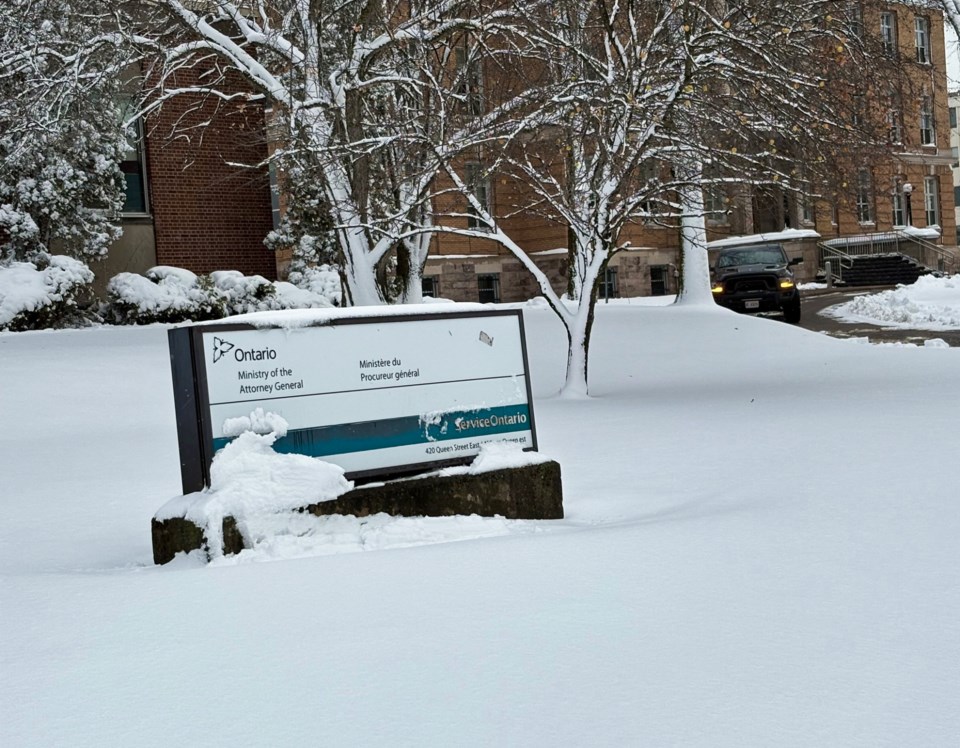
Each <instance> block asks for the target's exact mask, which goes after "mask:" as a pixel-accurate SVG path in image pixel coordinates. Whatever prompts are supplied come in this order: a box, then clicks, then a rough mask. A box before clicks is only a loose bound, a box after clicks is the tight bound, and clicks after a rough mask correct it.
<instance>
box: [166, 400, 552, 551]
mask: <svg viewBox="0 0 960 748" xmlns="http://www.w3.org/2000/svg"><path fill="white" fill-rule="evenodd" d="M228 422H229V428H228V427H227V426H226V425H225V426H224V431H225V433H231V434H235V435H237V436H236V438H235V439H234V440H233V441H231V442H229V443H228V444H227V445H226V446H225V447H224V448H223V449H221V450H220V451H219V452H217V454H216V455H215V456H214V458H213V462H212V464H211V466H210V487H209V488H205V489H204V490H202V491H197V492H195V493H190V494H187V495H185V496H177V497H175V498H173V499H171V500H170V501H168V502H167V503H166V504H164V505H163V506H162V507H161V508H160V509H159V511H157V513H156V514H155V515H154V519H156V520H158V521H164V520H168V519H174V518H180V517H183V518H186V519H188V520H190V521H191V522H193V523H194V524H195V525H197V526H199V527H202V528H203V530H204V535H205V536H206V538H207V541H208V543H209V546H210V548H209V553H210V557H211V558H212V559H215V560H216V559H219V558H221V557H222V556H223V519H224V517H233V518H234V519H235V520H236V521H237V526H238V527H239V529H240V532H241V533H242V534H243V537H244V538H245V539H246V540H247V542H248V543H249V544H251V545H252V548H251V549H250V550H248V551H245V552H244V558H243V561H244V562H247V561H250V560H261V561H262V560H271V559H275V558H298V557H303V556H310V555H317V554H320V555H327V554H329V553H338V552H339V553H343V552H347V551H351V550H374V549H382V548H386V547H398V546H410V545H421V544H423V543H434V542H447V541H450V540H465V539H474V538H478V537H486V536H490V535H500V534H503V533H504V532H506V531H507V529H506V528H508V527H510V526H511V525H516V522H513V523H510V522H507V520H505V519H503V518H502V517H497V518H482V519H481V518H478V517H475V516H474V517H468V518H463V517H461V518H449V517H447V518H443V520H444V521H443V522H441V523H440V524H439V525H438V526H435V525H430V524H428V523H425V522H423V521H422V519H423V518H420V519H419V520H417V521H414V519H413V518H404V517H389V516H388V515H385V514H384V515H378V516H377V517H376V519H373V520H370V519H367V518H363V519H357V518H345V517H339V516H338V517H336V518H335V519H330V518H329V517H315V516H313V515H310V514H303V513H301V512H299V511H296V510H300V509H302V508H303V507H306V506H309V505H311V504H319V503H322V502H324V501H332V500H334V499H336V498H338V497H340V496H342V495H343V494H344V493H346V492H347V491H349V490H350V489H352V488H353V485H354V484H353V482H352V481H348V480H347V479H346V478H345V477H344V471H343V469H342V468H340V467H339V466H337V465H333V464H331V463H329V462H325V461H323V460H321V459H319V458H316V457H308V456H306V455H299V454H281V453H278V452H276V451H275V450H274V449H273V445H274V443H275V442H276V440H277V439H279V438H280V437H282V436H284V435H285V434H286V433H287V423H286V421H284V419H283V418H282V417H280V416H279V415H277V414H276V413H265V412H264V411H263V410H262V409H261V408H257V409H256V411H254V412H253V413H251V414H250V416H249V417H240V418H231V419H228ZM544 462H549V458H547V457H545V456H543V455H541V454H538V453H536V452H530V451H524V450H523V449H522V448H521V447H520V446H519V445H517V444H508V443H505V442H491V443H489V444H484V445H482V446H481V447H480V453H479V454H478V455H477V456H476V458H475V459H474V461H473V462H472V463H471V464H470V465H465V466H460V467H451V468H445V469H441V470H439V471H437V472H436V473H430V475H441V476H453V475H463V474H469V475H477V474H479V473H487V472H492V471H495V470H505V469H508V468H519V467H525V466H527V465H537V464H540V463H544ZM411 480H416V479H415V478H413V479H411ZM488 520H491V521H488ZM326 533H329V534H330V535H329V536H325V534H326ZM372 536H376V539H374V538H373V537H372ZM196 558H197V560H198V561H199V560H202V559H200V557H199V556H197V557H196Z"/></svg>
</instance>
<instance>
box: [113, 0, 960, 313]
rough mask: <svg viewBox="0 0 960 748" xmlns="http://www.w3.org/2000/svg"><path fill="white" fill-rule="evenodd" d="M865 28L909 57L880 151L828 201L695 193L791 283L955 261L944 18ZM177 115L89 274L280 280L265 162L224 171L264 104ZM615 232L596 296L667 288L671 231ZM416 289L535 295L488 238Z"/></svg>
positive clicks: (145, 144) (560, 256)
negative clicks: (194, 132)
mask: <svg viewBox="0 0 960 748" xmlns="http://www.w3.org/2000/svg"><path fill="white" fill-rule="evenodd" d="M863 30H864V33H867V34H875V35H876V37H877V39H879V40H881V42H882V46H883V49H884V53H885V54H889V55H891V56H895V57H897V58H898V59H902V60H905V61H908V62H909V63H911V64H910V68H911V72H910V76H911V85H910V86H909V92H903V94H902V95H899V96H894V97H892V99H891V102H892V103H891V105H890V108H889V112H888V115H887V116H888V117H889V131H890V137H889V141H890V142H889V146H888V147H887V148H886V149H885V152H884V153H882V154H879V155H878V156H876V157H875V158H871V162H870V163H862V164H857V165H853V168H852V170H851V174H850V177H849V179H847V180H846V181H845V182H844V183H842V184H840V185H838V186H837V187H836V190H835V192H834V194H830V195H820V196H816V197H811V198H809V199H801V198H798V197H797V196H795V195H794V194H792V193H787V192H785V191H782V190H777V189H773V188H766V189H763V190H752V191H748V190H744V189H740V190H737V189H731V190H728V191H727V192H726V194H723V195H718V194H717V193H715V192H711V194H709V195H706V196H705V197H706V203H707V209H708V210H709V211H710V213H709V218H708V234H709V238H710V239H711V240H721V239H729V238H732V237H744V238H743V239H742V241H744V242H749V241H762V240H764V239H763V238H762V237H763V235H766V237H767V239H769V237H770V236H771V235H772V236H774V237H777V240H781V241H789V242H790V244H791V245H792V246H791V247H790V249H791V251H792V253H793V254H797V253H802V254H803V256H804V258H805V262H804V264H803V266H802V267H801V268H800V276H801V278H803V279H812V278H813V277H815V276H816V275H817V274H818V273H821V272H822V270H823V267H824V264H825V262H826V261H827V260H831V261H832V266H833V267H834V269H836V268H837V267H838V266H842V265H843V264H844V263H845V262H847V260H846V259H844V258H850V257H854V256H857V255H860V254H869V253H873V252H883V253H886V252H891V251H894V252H904V253H906V254H911V255H913V256H915V257H916V259H917V260H919V261H920V262H922V263H923V264H925V265H928V266H930V267H934V268H940V269H948V270H954V269H956V261H955V253H954V252H953V251H951V247H955V244H956V220H957V219H956V215H955V210H954V190H953V177H952V173H951V165H952V164H953V163H954V162H955V161H956V157H955V156H954V155H952V153H951V142H950V133H951V120H950V115H949V111H950V110H949V108H948V93H947V84H946V80H947V79H946V58H945V47H944V32H943V19H942V15H941V14H940V13H939V12H938V11H936V10H934V9H933V8H930V7H926V6H925V4H924V3H917V2H902V3H900V2H893V3H890V4H888V5H886V6H883V7H882V8H881V9H879V10H876V9H873V10H871V11H869V12H865V13H864V18H863ZM914 63H915V64H914ZM488 83H489V82H488ZM181 115H182V112H175V111H172V110H171V109H167V110H165V111H164V112H163V113H162V114H160V115H159V116H157V117H154V118H152V119H151V120H149V121H148V122H147V123H146V124H145V131H146V137H145V138H144V139H143V141H142V143H141V145H140V146H139V147H138V148H136V149H133V148H132V149H131V154H130V156H129V159H128V161H127V162H125V163H124V171H125V172H126V173H127V179H128V188H129V190H128V192H129V198H130V199H129V200H128V210H127V212H126V213H125V216H124V236H123V238H122V239H121V240H120V242H119V243H118V244H117V246H116V247H115V248H114V249H113V250H112V252H111V255H110V259H109V260H108V261H107V263H106V266H105V267H103V268H100V269H99V270H100V274H101V276H104V277H109V275H112V274H113V273H114V272H118V271H120V270H134V271H141V272H142V271H143V270H145V269H147V268H149V267H151V266H153V265H156V264H170V265H178V266H181V267H186V268H188V269H191V270H194V271H195V272H209V271H211V270H215V269H237V270H241V271H243V272H245V273H257V274H261V275H265V276H267V277H277V275H282V274H283V271H284V269H285V265H286V259H287V258H277V257H274V256H273V255H272V253H271V252H269V251H268V250H267V249H266V248H265V247H264V245H263V239H264V237H265V236H266V234H267V233H268V232H269V231H270V230H271V228H273V227H274V226H275V225H276V222H277V219H278V216H279V208H278V206H279V204H280V202H281V201H280V200H279V198H278V196H277V194H276V189H275V185H274V189H271V179H270V174H269V173H268V172H267V171H266V170H265V169H259V170H256V169H254V170H250V169H238V168H236V167H235V166H234V164H236V163H256V162H258V161H262V160H263V158H264V157H265V155H266V153H267V147H268V145H267V142H266V138H265V137H264V136H263V135H262V133H263V132H264V117H263V114H262V111H261V110H259V109H258V108H255V107H248V108H246V109H245V110H243V111H239V112H236V113H235V114H233V115H231V116H230V117H227V118H225V119H219V120H216V124H215V125H213V126H211V127H210V128H208V130H207V132H206V133H205V135H204V138H203V141H202V145H201V146H199V147H197V146H191V145H188V144H187V143H186V142H185V141H182V140H173V141H167V140H165V139H164V133H165V132H166V131H167V130H168V129H169V125H170V124H171V122H172V120H173V119H175V118H177V117H180V116H181ZM189 116H190V117H193V118H196V120H197V121H198V122H200V121H202V118H203V117H205V116H207V113H205V112H204V111H203V109H202V108H198V109H195V110H193V111H192V112H191V113H190V114H189ZM478 188H479V189H478V192H477V194H478V197H480V198H481V199H483V200H485V201H488V203H489V204H490V206H491V208H492V210H493V212H494V213H497V212H499V211H498V210H497V207H498V206H501V207H503V208H506V207H507V206H508V205H511V204H513V203H514V202H515V200H514V199H513V197H512V195H511V191H513V190H514V189H516V187H515V185H512V184H511V183H510V182H509V180H507V179H505V178H501V177H498V176H497V175H495V174H494V175H491V176H490V177H489V178H488V179H486V180H484V181H483V182H482V183H480V184H479V185H478ZM718 201H719V202H718ZM462 221H463V222H464V223H466V222H468V221H469V218H463V219H462ZM503 226H504V228H505V229H506V230H507V231H508V232H509V234H510V236H511V237H512V238H513V239H514V240H515V241H516V242H517V243H518V244H519V245H520V246H521V247H522V248H523V249H524V250H525V251H526V252H527V253H528V254H529V255H530V256H531V257H533V258H534V259H535V261H536V262H537V264H538V265H539V266H541V267H542V268H543V269H545V270H546V271H547V273H548V275H549V277H550V278H551V280H552V282H553V283H554V284H555V287H556V288H557V289H558V290H562V289H563V288H564V286H565V283H566V280H565V278H566V262H567V253H566V247H567V230H566V227H564V226H561V225H559V224H556V223H548V222H546V221H544V220H542V219H539V218H536V217H534V216H525V215H523V214H520V215H515V216H513V217H511V218H509V219H505V220H504V221H503ZM784 231H787V232H788V233H787V234H784V233H782V232H784ZM625 238H626V240H627V241H629V247H628V248H627V249H625V250H624V251H621V252H620V253H618V254H617V255H616V256H615V257H614V258H613V259H612V260H611V262H610V263H609V266H608V268H607V273H606V277H605V278H604V283H603V286H602V288H601V290H600V295H601V297H603V296H607V297H616V296H638V295H651V294H653V295H659V294H670V293H674V292H676V290H677V264H678V260H679V230H678V228H677V227H675V226H671V225H656V224H653V223H650V224H642V223H637V224H636V225H634V226H632V227H630V228H629V229H628V230H627V232H626V236H625ZM623 239H624V236H621V240H623ZM945 245H946V246H945ZM424 292H425V293H428V294H432V295H439V296H443V297H447V298H451V299H454V300H458V301H491V302H493V301H518V300H523V299H527V298H530V297H531V296H534V295H536V294H537V289H536V286H535V284H534V282H533V279H532V278H531V277H530V276H529V274H528V273H527V272H526V271H525V270H524V269H523V268H522V266H521V265H520V263H519V262H518V261H517V260H516V259H514V258H513V257H512V256H511V255H510V254H509V253H508V252H507V251H506V250H504V249H503V248H502V247H500V246H499V245H497V244H496V243H494V242H492V241H489V240H485V239H482V238H475V237H465V236H460V235H455V234H440V235H438V236H437V238H436V239H435V241H434V243H433V246H432V250H431V255H430V257H429V259H428V261H427V264H426V268H425V270H424Z"/></svg>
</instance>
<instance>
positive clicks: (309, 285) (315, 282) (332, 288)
mask: <svg viewBox="0 0 960 748" xmlns="http://www.w3.org/2000/svg"><path fill="white" fill-rule="evenodd" d="M290 283H292V284H293V285H294V286H296V287H298V288H301V289H304V290H305V291H309V292H310V293H311V294H314V295H315V296H319V297H322V298H324V299H326V300H327V301H328V302H329V303H330V305H331V306H340V305H341V304H342V303H343V287H342V286H341V285H340V273H339V271H338V270H337V268H335V267H334V266H333V265H319V266H317V267H304V268H301V269H299V270H291V271H290Z"/></svg>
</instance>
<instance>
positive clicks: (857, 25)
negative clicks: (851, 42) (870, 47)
mask: <svg viewBox="0 0 960 748" xmlns="http://www.w3.org/2000/svg"><path fill="white" fill-rule="evenodd" d="M850 34H851V35H852V36H854V37H856V38H857V39H862V38H863V8H862V7H861V6H860V3H859V2H856V0H854V2H853V3H851V4H850Z"/></svg>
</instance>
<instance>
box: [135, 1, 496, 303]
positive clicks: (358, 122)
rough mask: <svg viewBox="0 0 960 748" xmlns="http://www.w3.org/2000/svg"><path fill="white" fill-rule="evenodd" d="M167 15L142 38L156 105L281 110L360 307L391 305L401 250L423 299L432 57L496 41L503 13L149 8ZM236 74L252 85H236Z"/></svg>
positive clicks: (283, 141) (447, 4)
mask: <svg viewBox="0 0 960 748" xmlns="http://www.w3.org/2000/svg"><path fill="white" fill-rule="evenodd" d="M157 10H159V11H160V14H159V16H157V15H153V16H152V17H151V18H150V21H149V22H145V23H142V24H141V32H140V35H139V38H140V41H141V43H142V44H143V45H144V46H145V47H147V48H149V49H152V50H153V51H154V52H155V54H156V55H157V56H158V57H157V59H158V61H159V62H160V63H161V64H160V67H159V69H158V71H157V73H156V81H157V87H156V90H155V91H154V95H153V97H152V99H151V101H150V104H149V105H148V106H147V107H146V110H145V111H150V110H152V109H153V108H156V107H159V106H162V105H164V104H165V103H166V102H167V101H169V100H170V99H172V98H175V97H182V96H185V95H189V96H195V97H196V96H199V97H216V98H218V99H219V100H221V101H224V102H231V103H233V102H257V101H259V102H268V103H269V105H270V106H271V108H272V112H273V114H272V122H271V125H272V126H273V127H274V128H275V130H276V132H277V133H278V139H277V142H276V145H277V148H276V149H275V151H274V152H273V153H272V154H271V159H273V160H274V161H275V162H276V164H277V165H278V166H279V167H280V168H281V169H282V170H285V171H286V172H287V173H288V174H295V175H296V177H297V178H298V179H299V180H312V181H313V182H314V183H315V184H316V185H317V188H318V193H317V195H316V196H315V198H316V199H317V200H322V201H323V203H324V204H326V205H327V206H328V207H329V210H330V212H331V219H332V221H331V224H332V227H333V230H334V232H335V235H336V237H337V243H338V249H339V252H340V255H341V259H342V265H343V273H344V281H345V290H346V293H347V296H348V300H349V301H350V302H351V303H354V304H376V303H382V302H383V301H384V300H385V292H384V288H383V285H382V284H378V283H377V276H378V270H379V269H380V268H382V264H383V262H384V260H385V258H387V257H388V256H390V255H391V254H392V253H397V254H398V255H399V257H400V265H401V268H402V270H403V271H404V273H405V277H403V278H402V279H401V284H400V285H401V288H400V293H399V296H400V298H401V299H402V300H408V301H409V300H418V299H419V294H420V274H421V272H422V268H423V264H424V262H425V260H426V253H427V250H428V246H429V236H428V233H429V232H426V233H425V232H424V230H423V229H424V228H425V227H426V228H428V229H429V227H430V219H431V216H432V209H431V206H430V194H431V185H432V183H433V180H434V176H435V174H436V169H437V168H438V167H437V162H436V159H435V158H433V157H432V155H431V152H432V149H431V148H430V147H429V144H431V143H433V142H434V135H433V129H434V128H435V126H436V125H435V117H434V113H435V112H436V111H437V110H438V109H437V106H436V105H435V103H434V102H433V101H431V99H430V98H429V97H430V96H432V93H431V85H430V77H425V70H426V67H425V65H424V61H425V60H427V59H429V58H430V57H431V55H435V54H436V49H437V48H438V47H440V48H443V47H444V46H445V45H446V41H445V40H448V39H450V38H452V37H455V36H457V35H461V34H463V33H465V32H468V31H471V32H473V33H476V34H478V35H480V36H483V35H486V34H489V33H491V29H493V28H495V26H496V22H497V17H498V12H497V11H495V10H494V11H491V12H481V10H482V9H481V8H480V5H479V4H477V3H469V2H464V1H463V0H424V1H423V2H407V1H406V0H355V1H350V0H348V1H347V2H332V1H331V0H299V1H295V0H245V1H244V2H236V3H234V2H225V1H222V0H215V1H212V2H209V3H204V4H202V5H201V6H199V7H198V5H197V4H195V3H188V2H183V1H181V0H156V1H155V2H154V1H153V0H151V1H150V2H144V3H143V8H142V12H143V13H144V17H146V16H148V15H150V14H151V13H154V12H155V11H157ZM237 75H238V76H239V77H240V78H241V79H242V81H243V82H244V84H245V88H241V89H238V88H237V87H236V86H232V87H231V85H230V76H237ZM434 77H435V76H434ZM301 192H302V186H301Z"/></svg>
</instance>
